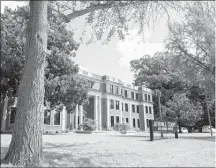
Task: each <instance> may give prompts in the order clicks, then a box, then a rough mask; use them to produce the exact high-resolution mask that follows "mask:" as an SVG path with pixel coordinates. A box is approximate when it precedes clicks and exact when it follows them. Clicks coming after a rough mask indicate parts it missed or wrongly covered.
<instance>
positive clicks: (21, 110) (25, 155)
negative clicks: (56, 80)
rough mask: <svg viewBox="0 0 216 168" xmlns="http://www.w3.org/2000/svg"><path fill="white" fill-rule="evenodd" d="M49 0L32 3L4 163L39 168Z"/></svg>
mask: <svg viewBox="0 0 216 168" xmlns="http://www.w3.org/2000/svg"><path fill="white" fill-rule="evenodd" d="M47 4H48V1H30V19H29V25H28V31H29V32H28V37H27V43H26V45H27V50H26V56H27V60H26V64H25V67H24V71H23V76H22V80H21V82H20V86H19V91H18V102H17V113H16V119H15V125H14V129H13V134H12V140H11V143H10V147H9V150H8V152H7V154H6V156H5V158H4V160H3V163H6V164H7V163H11V164H13V165H16V166H30V167H36V166H40V161H41V159H42V127H43V122H42V120H43V111H44V106H43V101H44V67H45V56H46V49H47V28H48V25H47Z"/></svg>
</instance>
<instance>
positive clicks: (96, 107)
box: [94, 96, 98, 130]
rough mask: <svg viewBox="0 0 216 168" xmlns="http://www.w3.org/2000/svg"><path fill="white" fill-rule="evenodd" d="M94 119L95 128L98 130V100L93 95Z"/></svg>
mask: <svg viewBox="0 0 216 168" xmlns="http://www.w3.org/2000/svg"><path fill="white" fill-rule="evenodd" d="M94 120H95V121H96V126H97V127H96V130H98V100H97V96H94Z"/></svg>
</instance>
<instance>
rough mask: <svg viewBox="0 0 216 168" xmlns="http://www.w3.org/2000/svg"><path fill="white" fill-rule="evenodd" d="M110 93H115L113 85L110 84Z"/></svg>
mask: <svg viewBox="0 0 216 168" xmlns="http://www.w3.org/2000/svg"><path fill="white" fill-rule="evenodd" d="M110 93H113V85H110Z"/></svg>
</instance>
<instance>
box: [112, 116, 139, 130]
mask: <svg viewBox="0 0 216 168" xmlns="http://www.w3.org/2000/svg"><path fill="white" fill-rule="evenodd" d="M110 122H111V127H114V126H115V124H117V123H119V116H116V122H115V121H114V116H110ZM122 122H126V123H129V118H125V121H124V117H122ZM133 127H134V128H136V119H135V118H133ZM137 127H138V128H140V120H139V119H137Z"/></svg>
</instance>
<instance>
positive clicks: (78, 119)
mask: <svg viewBox="0 0 216 168" xmlns="http://www.w3.org/2000/svg"><path fill="white" fill-rule="evenodd" d="M79 124H80V116H78V125H79Z"/></svg>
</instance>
